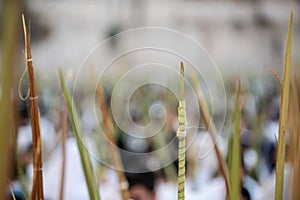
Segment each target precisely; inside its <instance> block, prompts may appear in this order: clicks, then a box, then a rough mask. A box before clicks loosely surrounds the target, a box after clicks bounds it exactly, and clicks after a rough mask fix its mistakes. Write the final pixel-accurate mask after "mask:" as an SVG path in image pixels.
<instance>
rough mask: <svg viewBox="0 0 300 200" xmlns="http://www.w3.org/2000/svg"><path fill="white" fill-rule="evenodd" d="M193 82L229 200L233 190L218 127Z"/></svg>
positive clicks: (194, 80) (195, 82) (195, 80)
mask: <svg viewBox="0 0 300 200" xmlns="http://www.w3.org/2000/svg"><path fill="white" fill-rule="evenodd" d="M192 81H193V86H194V89H195V92H196V95H197V99H198V103H199V106H200V111H201V116H202V119H203V122H204V126H205V128H206V130H207V131H208V133H209V134H210V136H211V138H212V141H213V143H214V145H215V146H214V151H215V154H216V156H217V161H218V165H219V169H220V172H221V174H222V176H223V178H224V181H225V186H226V199H229V197H230V192H231V188H230V181H229V175H228V167H227V165H226V163H225V160H224V158H223V156H222V154H221V151H220V149H219V146H218V143H217V138H216V135H217V130H216V127H215V125H214V122H213V121H212V120H211V116H210V114H209V111H208V108H207V104H206V102H205V100H204V97H203V95H202V94H201V91H200V88H199V86H198V81H197V79H196V77H192Z"/></svg>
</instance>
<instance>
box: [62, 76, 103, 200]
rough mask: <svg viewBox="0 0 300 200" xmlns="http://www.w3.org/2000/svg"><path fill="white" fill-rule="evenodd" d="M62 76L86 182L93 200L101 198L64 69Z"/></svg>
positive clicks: (63, 89)
mask: <svg viewBox="0 0 300 200" xmlns="http://www.w3.org/2000/svg"><path fill="white" fill-rule="evenodd" d="M59 76H60V82H61V88H62V91H63V94H64V98H65V100H66V103H67V109H68V113H69V119H70V122H71V125H72V130H73V132H74V135H75V138H76V141H77V145H78V149H79V153H80V159H81V165H82V168H83V172H84V176H85V180H86V184H87V187H88V191H89V195H90V199H93V200H100V195H99V189H98V184H97V179H96V177H95V173H94V171H93V167H92V164H91V160H90V157H89V153H88V151H87V149H86V148H85V146H84V144H83V141H82V131H81V130H82V129H81V127H80V123H79V119H78V114H77V111H76V109H75V107H74V105H72V99H71V95H70V92H69V90H68V89H67V86H66V83H65V80H64V77H63V74H62V71H60V72H59Z"/></svg>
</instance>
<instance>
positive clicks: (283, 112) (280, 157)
mask: <svg viewBox="0 0 300 200" xmlns="http://www.w3.org/2000/svg"><path fill="white" fill-rule="evenodd" d="M292 24H293V12H292V11H291V14H290V22H289V27H288V34H287V40H286V52H285V61H284V72H283V80H282V84H281V85H282V86H281V99H280V117H279V133H278V146H277V160H276V185H275V199H276V200H281V199H282V198H283V184H284V162H285V148H286V144H285V143H286V127H287V116H288V104H289V90H290V61H291V46H292Z"/></svg>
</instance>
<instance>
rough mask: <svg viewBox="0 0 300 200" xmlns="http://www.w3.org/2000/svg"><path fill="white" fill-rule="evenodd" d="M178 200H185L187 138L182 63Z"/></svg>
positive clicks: (182, 67) (181, 68) (179, 109)
mask: <svg viewBox="0 0 300 200" xmlns="http://www.w3.org/2000/svg"><path fill="white" fill-rule="evenodd" d="M178 123H179V127H178V130H177V137H178V140H179V141H178V183H177V184H178V191H177V193H178V200H184V199H185V151H186V149H185V136H186V130H185V128H186V124H187V120H186V110H185V100H184V66H183V63H182V62H181V63H180V99H179V106H178Z"/></svg>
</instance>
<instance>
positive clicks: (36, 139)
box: [22, 15, 44, 200]
mask: <svg viewBox="0 0 300 200" xmlns="http://www.w3.org/2000/svg"><path fill="white" fill-rule="evenodd" d="M22 21H23V30H24V38H25V58H26V64H27V70H28V75H29V88H30V96H29V100H30V117H31V129H32V151H33V184H32V191H31V194H30V199H31V200H41V199H44V193H43V174H42V167H43V164H42V137H41V130H40V113H39V107H38V97H37V92H36V87H35V80H34V71H33V64H32V57H31V49H30V39H29V36H28V30H27V27H26V23H25V19H24V15H22Z"/></svg>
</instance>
